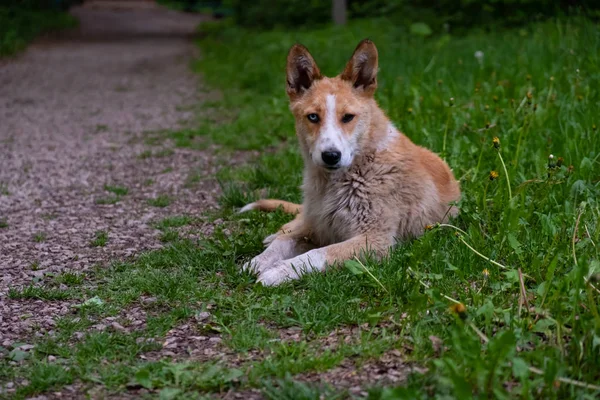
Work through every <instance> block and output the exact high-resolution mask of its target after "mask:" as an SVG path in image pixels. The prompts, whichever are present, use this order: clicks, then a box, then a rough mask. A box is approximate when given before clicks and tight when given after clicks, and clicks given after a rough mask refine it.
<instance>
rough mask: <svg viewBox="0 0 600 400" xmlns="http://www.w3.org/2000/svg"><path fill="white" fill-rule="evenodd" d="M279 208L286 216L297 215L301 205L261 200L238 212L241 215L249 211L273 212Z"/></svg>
mask: <svg viewBox="0 0 600 400" xmlns="http://www.w3.org/2000/svg"><path fill="white" fill-rule="evenodd" d="M280 207H281V209H282V210H283V212H285V213H288V214H299V213H301V212H302V205H301V204H294V203H290V202H289V201H284V200H274V199H262V200H258V201H255V202H254V203H250V204H246V205H245V206H244V207H242V208H241V209H240V211H239V212H241V213H243V212H246V211H250V210H259V211H275V210H277V209H278V208H280Z"/></svg>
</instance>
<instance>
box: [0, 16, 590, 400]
mask: <svg viewBox="0 0 600 400" xmlns="http://www.w3.org/2000/svg"><path fill="white" fill-rule="evenodd" d="M366 36H369V37H371V39H373V40H374V41H375V43H376V44H377V45H378V47H379V52H380V75H379V90H378V93H377V99H378V101H379V103H380V105H381V106H382V107H383V108H384V109H385V110H386V112H387V114H388V115H389V116H390V118H391V119H392V121H393V122H394V123H395V124H396V126H397V127H398V128H399V129H400V130H401V131H402V132H404V133H405V134H406V135H408V136H409V137H410V138H411V139H413V140H414V141H415V142H416V143H418V144H421V145H424V146H427V147H429V148H431V149H433V150H434V151H436V152H439V153H441V154H442V155H443V157H444V158H445V159H446V160H447V161H448V163H449V164H450V165H451V167H452V168H453V170H454V173H455V175H456V176H457V178H459V179H460V181H461V186H462V190H463V199H462V201H461V204H460V207H461V214H460V216H459V217H458V218H457V219H456V220H454V221H453V224H454V225H455V226H456V227H458V228H460V229H461V230H462V231H464V233H462V234H460V235H456V230H455V229H452V228H447V227H434V228H433V229H431V230H429V231H427V232H426V233H425V235H423V236H422V237H421V238H419V239H416V240H413V241H410V242H407V243H403V244H400V245H399V246H398V248H397V249H396V250H394V251H393V252H392V253H391V254H390V256H389V257H388V258H386V259H384V260H382V261H381V262H376V261H373V260H367V262H365V264H364V265H365V267H366V269H368V272H369V273H367V272H366V271H365V269H364V268H362V267H361V266H360V265H357V264H356V263H347V265H346V266H344V267H342V268H338V269H334V270H330V271H327V272H326V273H322V274H310V275H307V276H305V277H304V278H303V279H302V280H299V281H296V282H292V283H286V284H284V285H282V286H281V287H276V288H265V287H262V286H260V285H256V284H255V278H254V277H253V276H251V275H249V274H246V273H240V272H239V265H241V263H242V262H244V261H245V260H247V259H249V258H250V257H252V256H254V255H256V254H258V253H259V252H260V251H261V250H262V248H263V245H262V239H263V238H264V237H265V236H266V235H267V234H270V233H273V232H275V231H276V230H277V229H278V228H279V227H280V226H281V224H283V223H284V222H286V221H288V220H289V218H290V217H289V216H287V215H284V214H282V213H280V212H275V213H271V214H264V213H258V212H253V213H249V214H243V215H237V214H234V213H233V211H234V209H235V208H237V207H239V206H241V205H243V204H245V203H246V202H248V201H252V200H254V199H256V198H258V197H262V196H273V197H278V198H282V199H287V200H292V201H299V200H300V199H301V193H300V191H299V189H298V186H299V184H300V183H301V169H302V161H301V158H300V155H299V152H298V150H297V147H296V143H295V139H294V131H293V118H292V116H291V114H290V113H289V111H288V110H287V100H286V98H285V92H284V86H283V85H284V83H285V80H284V79H285V78H284V75H283V64H284V60H285V55H286V52H287V49H288V47H289V45H291V44H292V43H294V42H295V41H296V40H298V41H301V42H303V43H304V44H306V45H307V46H308V47H309V49H311V51H312V52H313V55H314V56H315V58H316V60H317V62H318V63H319V66H320V67H321V69H322V71H324V72H325V73H327V74H330V75H332V74H336V73H337V72H339V71H340V70H341V69H342V67H343V65H344V63H345V61H346V60H347V59H348V58H349V56H350V54H351V52H352V50H353V48H354V46H355V45H356V43H357V42H358V41H359V40H360V39H362V38H363V37H366ZM200 46H201V47H202V51H203V59H202V63H198V64H197V68H198V70H199V72H202V73H203V74H204V77H205V80H206V81H207V82H209V83H212V84H213V85H215V86H216V87H219V88H221V89H222V90H223V92H224V93H223V94H224V95H223V101H222V102H220V103H216V104H213V105H212V107H213V109H212V111H213V114H214V118H213V119H214V120H213V121H206V125H205V126H204V127H203V129H199V130H197V131H194V132H193V133H192V134H193V135H205V136H206V137H208V138H210V140H212V141H214V142H216V143H218V144H220V145H221V146H222V147H223V148H225V149H230V150H241V149H258V150H261V154H262V155H261V156H260V157H259V158H258V159H257V160H256V161H255V162H254V163H253V164H251V165H246V166H243V167H240V168H235V169H231V168H230V169H222V170H221V171H220V172H219V176H218V178H219V180H220V182H221V183H222V186H223V190H224V193H223V196H222V198H221V211H220V212H219V213H218V215H214V216H213V217H214V218H220V221H219V224H218V226H217V229H216V231H215V233H214V234H213V235H212V236H210V237H208V238H205V239H204V240H201V241H200V242H192V241H189V240H185V239H181V238H175V237H174V235H173V234H172V233H171V232H175V231H174V229H175V228H177V227H179V226H183V225H185V224H187V223H189V221H188V220H187V219H186V218H185V217H173V218H170V219H167V220H163V221H160V222H158V223H157V225H156V226H157V227H159V228H160V229H161V230H162V231H163V235H173V237H171V238H170V239H172V241H170V244H169V245H168V246H166V247H165V248H164V249H161V250H157V251H153V252H150V253H146V254H142V255H140V256H139V257H138V258H137V259H136V260H135V261H133V262H126V263H114V264H112V265H110V266H109V267H107V268H98V269H97V270H96V271H95V274H94V276H93V278H92V279H93V280H94V282H97V286H96V287H94V288H93V289H87V290H88V291H87V292H86V293H85V298H88V299H96V300H94V301H93V302H91V300H88V303H87V304H86V302H84V303H82V306H81V307H77V308H75V309H74V311H73V313H72V314H70V315H68V316H67V317H65V318H64V319H63V320H61V321H60V323H59V324H58V326H57V329H56V331H57V335H56V337H55V338H52V339H50V338H44V339H42V341H41V342H40V343H38V344H37V347H36V349H35V351H34V352H33V354H32V356H31V357H30V358H29V359H28V360H26V361H24V362H23V363H21V364H19V367H18V368H13V367H12V366H11V365H9V364H6V363H5V362H4V361H0V379H1V380H2V381H5V380H6V381H8V380H15V379H16V378H17V377H27V379H28V380H29V382H30V384H29V385H27V386H20V387H19V389H18V394H19V396H21V397H25V396H30V395H33V394H35V393H40V392H43V391H49V390H54V389H55V388H59V387H61V386H63V385H65V384H67V383H68V382H72V381H81V382H84V383H89V384H92V383H93V384H97V385H102V386H103V387H104V388H106V390H108V391H109V392H111V393H113V392H115V393H118V392H122V391H125V390H127V387H128V385H129V387H131V385H132V383H133V385H134V386H135V385H138V386H142V387H145V388H148V389H150V390H151V391H152V393H153V394H155V395H157V396H158V395H159V394H162V395H163V396H167V395H170V394H173V393H176V394H177V395H178V396H181V397H182V398H188V397H193V396H196V397H197V396H199V393H200V394H203V393H215V392H219V391H220V392H224V391H227V390H229V389H235V390H244V389H247V388H250V387H258V388H261V389H262V390H263V393H264V394H265V396H266V397H267V398H273V399H279V398H287V399H316V398H319V397H321V398H335V396H341V397H342V398H345V397H347V393H345V391H344V390H342V389H340V388H336V387H335V383H336V382H329V385H328V384H324V385H317V384H310V383H306V382H302V378H301V377H300V375H299V374H302V373H304V372H315V371H317V372H323V371H329V370H331V369H333V368H334V367H336V366H339V365H340V364H341V363H347V362H351V363H352V364H354V365H358V366H360V365H362V364H365V363H369V362H372V360H376V359H378V358H380V357H382V355H383V354H385V353H387V352H388V351H391V350H396V351H399V352H400V353H401V354H402V356H403V357H404V358H405V359H406V362H407V363H410V364H411V365H414V366H419V367H421V368H426V372H425V373H423V374H413V375H411V376H410V377H409V378H408V380H407V381H406V382H405V383H404V384H403V386H401V387H394V386H393V385H392V386H387V387H385V386H383V385H382V384H381V383H378V382H376V381H365V382H362V385H363V388H364V389H365V390H368V391H369V398H371V399H392V398H411V399H413V398H431V397H435V398H528V399H530V398H540V399H542V398H543V399H546V398H549V399H559V398H579V399H585V398H594V397H597V396H598V395H599V392H598V391H595V390H593V389H588V388H583V387H580V386H575V385H572V384H569V383H565V382H560V379H563V380H564V378H569V379H574V380H577V381H579V382H587V383H592V384H596V383H597V382H598V379H599V377H600V362H599V361H598V359H599V357H598V351H599V348H600V347H599V345H598V343H600V316H599V313H598V307H599V306H600V304H599V303H600V301H599V299H600V294H599V293H598V292H597V291H596V290H595V289H594V288H593V287H591V286H590V285H589V284H588V283H586V282H587V281H588V277H589V282H596V283H597V280H598V274H599V273H600V262H599V261H598V260H599V255H600V251H599V246H600V224H599V223H598V220H599V217H600V208H599V205H598V201H597V199H598V198H599V194H600V193H599V192H600V190H599V189H600V188H599V185H600V183H599V181H600V163H599V160H600V155H599V150H600V142H599V141H600V139H598V136H597V132H596V131H595V128H594V126H595V125H596V126H597V125H598V124H599V122H598V111H597V110H598V104H600V93H599V89H600V73H599V72H598V71H600V69H599V68H598V66H599V64H600V51H599V50H600V35H599V30H598V27H597V26H595V25H594V24H592V23H591V22H589V21H586V20H582V19H571V20H562V21H553V22H547V23H543V24H535V25H531V26H529V27H527V28H524V29H520V30H511V31H499V32H493V33H489V34H485V33H482V32H473V33H472V34H469V35H467V36H464V37H453V36H442V37H440V36H438V37H431V38H428V39H423V38H421V37H414V36H411V35H410V34H409V33H408V32H406V31H404V29H403V28H402V27H397V26H392V25H390V24H388V23H386V22H385V21H382V20H372V21H358V22H352V23H351V24H350V25H349V26H348V27H346V28H324V29H321V30H310V31H308V30H305V31H297V32H282V31H278V32H267V33H252V34H250V33H248V32H245V31H241V30H239V29H236V28H224V29H223V30H221V31H214V32H211V34H210V35H208V37H206V38H205V39H203V40H202V41H201V42H200ZM476 51H482V52H483V53H484V54H485V56H484V58H483V60H482V62H481V63H480V62H478V60H477V58H475V56H474V54H475V52H476ZM528 93H530V95H528ZM513 100H514V101H513ZM223 115H225V116H226V118H221V117H222V116H223ZM217 120H219V121H221V123H217V122H216V121H217ZM188 133H189V132H188ZM494 137H498V138H499V141H500V146H499V148H498V149H496V148H495V147H494V145H493V142H492V139H493V138H494ZM282 142H283V144H282ZM444 143H445V145H444ZM275 147H276V149H275V150H273V148H275ZM267 150H268V151H267ZM550 154H553V155H554V156H555V157H554V158H553V159H552V160H549V155H550ZM500 156H501V157H502V159H503V160H504V162H505V163H506V170H505V168H504V167H503V165H502V162H501V158H500ZM559 157H560V158H562V160H561V161H560V165H558V163H559V162H558V160H559ZM491 171H496V172H497V173H498V177H497V178H496V179H494V180H490V172H491ZM509 185H510V186H509ZM509 187H510V191H511V193H512V199H509V196H508V192H509V190H508V188H509ZM167 199H168V197H167ZM166 203H167V205H168V203H169V201H167V202H166ZM474 251H477V252H479V253H481V254H482V255H483V256H484V257H483V258H482V257H480V256H478V255H477V254H476V253H475V252H474ZM487 257H490V258H491V260H493V261H494V262H490V261H488V260H487ZM519 270H521V271H522V273H523V274H525V278H524V279H523V289H521V284H520V281H521V280H520V278H519ZM371 274H372V276H373V277H374V278H376V279H373V277H372V276H371ZM380 284H381V285H380ZM50 289H51V288H46V289H45V290H50ZM29 290H30V291H31V293H28V294H27V296H28V297H30V298H52V297H53V296H55V297H56V296H58V295H57V294H56V293H54V292H50V293H45V292H43V293H38V292H36V291H35V290H33V289H29ZM53 290H54V289H53ZM523 292H524V293H523ZM9 295H10V296H11V297H13V298H19V297H20V296H24V295H23V294H21V292H18V291H13V292H11V293H9ZM36 296H37V297H36ZM147 297H151V298H154V299H155V301H154V302H152V303H148V304H146V303H144V302H143V301H141V299H142V298H147ZM524 298H526V300H527V304H525V301H524ZM450 299H455V300H456V301H459V302H460V303H461V306H456V305H454V302H453V301H452V300H450ZM140 306H141V307H144V308H145V310H146V311H147V312H148V314H149V317H148V319H147V321H146V325H145V327H144V328H143V329H141V330H139V331H134V332H132V333H129V334H127V333H123V332H116V331H113V330H111V329H108V330H107V331H105V332H95V331H93V330H90V331H86V329H88V328H89V327H90V326H92V325H93V324H96V323H97V321H98V320H99V319H100V318H103V317H106V316H111V315H116V314H118V312H119V311H120V310H122V309H128V308H130V307H140ZM207 311H208V312H209V313H210V314H209V315H210V316H209V317H208V318H204V317H202V318H201V317H200V315H201V314H202V313H205V312H207ZM181 324H194V325H195V326H196V328H197V329H198V330H199V332H200V334H203V335H219V336H220V337H221V338H222V339H223V341H224V344H225V346H227V348H228V349H229V350H230V351H231V352H234V353H235V354H236V355H237V356H239V357H240V359H241V361H238V362H236V363H228V362H227V360H226V359H225V360H222V362H220V363H216V364H213V363H194V362H191V363H186V362H169V361H167V360H164V361H160V362H149V361H143V360H142V359H140V355H142V354H143V353H144V352H146V351H149V350H150V349H156V348H157V344H155V343H152V342H150V343H148V342H146V341H144V340H138V339H139V338H149V337H151V338H158V343H160V340H161V338H162V337H164V335H165V334H166V333H167V332H168V331H169V330H170V329H171V328H173V327H176V326H179V325H181ZM350 328H353V329H354V331H353V332H352V333H349V329H350ZM286 329H293V330H294V332H298V333H299V335H300V336H299V339H298V340H297V341H289V340H282V339H281V336H282V332H284V331H285V330H286ZM78 331H86V332H88V333H86V334H85V335H84V336H83V337H82V338H81V339H80V340H79V341H77V342H76V343H75V345H69V346H68V345H67V344H71V343H72V342H71V338H72V336H73V334H74V333H75V332H78ZM337 335H339V339H338V342H337V346H336V347H335V350H330V349H329V348H328V347H327V345H326V344H327V343H330V341H331V340H332V339H331V338H332V337H334V338H335V337H337ZM483 338H485V340H483ZM440 343H441V345H440ZM249 352H252V353H249ZM250 354H253V356H252V357H250V356H249V355H250ZM47 355H54V356H56V357H60V358H61V359H63V360H64V361H63V362H62V363H61V364H53V365H51V366H50V364H48V363H47V362H46V361H45V360H46V357H47ZM2 363H4V364H2ZM529 367H534V368H537V369H533V370H530V369H529ZM538 369H539V370H541V371H542V374H541V375H539V374H537V373H535V372H536V371H538ZM357 376H361V373H360V372H358V373H357Z"/></svg>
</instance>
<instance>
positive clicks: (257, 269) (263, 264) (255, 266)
mask: <svg viewBox="0 0 600 400" xmlns="http://www.w3.org/2000/svg"><path fill="white" fill-rule="evenodd" d="M274 263H275V260H271V259H270V258H269V257H265V256H264V255H263V254H259V255H257V256H256V257H254V258H253V259H252V260H250V261H247V262H245V263H244V265H242V271H246V272H253V273H257V274H260V273H261V272H263V271H266V270H267V269H269V268H271V266H272V265H273V264H274Z"/></svg>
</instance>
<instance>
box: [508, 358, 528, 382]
mask: <svg viewBox="0 0 600 400" xmlns="http://www.w3.org/2000/svg"><path fill="white" fill-rule="evenodd" d="M512 370H513V375H514V376H515V377H517V378H519V379H527V377H528V376H529V365H527V363H526V362H525V360H523V359H522V358H519V357H515V358H513V360H512Z"/></svg>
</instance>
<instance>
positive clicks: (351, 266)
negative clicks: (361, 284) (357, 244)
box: [344, 260, 365, 275]
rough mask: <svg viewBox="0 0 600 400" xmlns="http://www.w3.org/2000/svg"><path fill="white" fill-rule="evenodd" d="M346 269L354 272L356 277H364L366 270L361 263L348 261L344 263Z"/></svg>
mask: <svg viewBox="0 0 600 400" xmlns="http://www.w3.org/2000/svg"><path fill="white" fill-rule="evenodd" d="M344 267H345V268H346V269H347V270H348V271H350V272H352V273H353V274H354V275H362V274H364V273H365V270H364V269H363V268H362V267H361V266H360V263H359V262H358V261H356V260H348V261H346V262H345V263H344Z"/></svg>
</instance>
